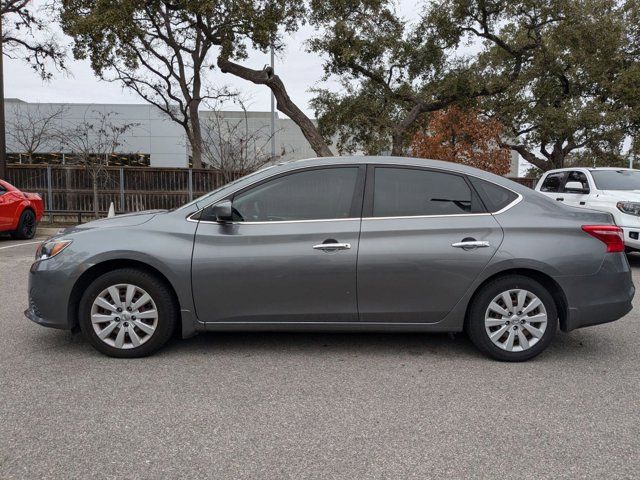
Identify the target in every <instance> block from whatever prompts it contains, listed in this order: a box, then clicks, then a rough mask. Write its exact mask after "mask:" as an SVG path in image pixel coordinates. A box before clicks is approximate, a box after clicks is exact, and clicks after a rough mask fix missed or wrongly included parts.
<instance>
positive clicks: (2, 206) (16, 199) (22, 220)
mask: <svg viewBox="0 0 640 480" xmlns="http://www.w3.org/2000/svg"><path fill="white" fill-rule="evenodd" d="M43 211H44V203H43V202H42V198H40V195H38V194H36V193H23V192H21V191H20V190H18V189H17V188H16V187H14V186H13V185H11V184H10V183H7V182H5V181H4V180H0V232H9V233H10V234H11V236H12V237H13V238H16V239H21V240H22V239H29V238H33V237H34V235H35V234H36V226H37V224H38V222H39V221H40V219H41V218H42V212H43Z"/></svg>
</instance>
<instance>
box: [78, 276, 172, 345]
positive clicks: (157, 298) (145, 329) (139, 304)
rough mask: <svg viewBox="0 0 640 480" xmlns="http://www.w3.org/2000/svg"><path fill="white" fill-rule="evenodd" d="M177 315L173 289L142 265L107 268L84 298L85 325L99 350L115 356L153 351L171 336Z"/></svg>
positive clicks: (82, 323) (81, 311)
mask: <svg viewBox="0 0 640 480" xmlns="http://www.w3.org/2000/svg"><path fill="white" fill-rule="evenodd" d="M177 319H178V309H177V306H176V305H175V301H174V300H173V295H172V292H171V291H170V290H169V288H168V287H167V286H166V285H165V283H164V282H162V281H160V280H159V279H158V278H156V277H155V276H154V275H152V274H150V273H148V272H146V271H142V270H137V269H119V270H113V271H111V272H108V273H105V274H104V275H102V276H100V277H98V278H97V279H95V280H94V281H93V282H92V283H91V285H90V286H89V288H87V290H86V291H85V293H84V295H83V296H82V299H81V300H80V308H79V323H80V329H81V330H82V332H83V334H84V335H85V337H86V338H87V339H88V340H89V342H90V343H91V344H92V345H93V346H94V347H95V348H96V349H97V350H99V351H100V352H102V353H104V354H106V355H109V356H112V357H125V358H133V357H143V356H146V355H149V354H151V353H153V352H154V351H156V350H157V349H159V348H160V347H162V346H163V345H164V344H165V343H166V342H167V341H168V340H169V338H170V337H171V335H172V334H173V331H174V328H175V325H176V323H177Z"/></svg>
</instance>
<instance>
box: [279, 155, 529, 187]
mask: <svg viewBox="0 0 640 480" xmlns="http://www.w3.org/2000/svg"><path fill="white" fill-rule="evenodd" d="M340 164H350V165H353V164H356V165H359V164H363V165H364V164H372V165H395V166H406V167H423V168H433V169H436V170H446V171H448V172H452V173H460V174H463V175H471V176H473V177H478V178H481V179H484V180H487V181H490V182H493V183H497V184H499V185H503V186H505V187H507V188H510V189H512V190H516V187H515V185H518V186H521V185H520V184H519V183H517V182H514V181H512V180H509V179H507V178H505V177H501V176H500V175H495V174H493V173H490V172H486V171H484V170H480V169H478V168H473V167H469V166H467V165H462V164H460V163H453V162H445V161H442V160H431V159H426V158H414V157H396V156H391V155H375V156H374V155H352V156H339V157H317V158H309V159H304V160H294V161H292V162H283V163H280V164H278V165H276V167H277V168H274V169H273V170H272V171H274V170H282V171H286V170H290V169H292V168H304V167H306V166H309V167H315V166H325V165H327V166H328V165H340ZM522 188H523V189H526V190H529V189H528V188H527V187H523V186H522ZM518 190H519V189H518Z"/></svg>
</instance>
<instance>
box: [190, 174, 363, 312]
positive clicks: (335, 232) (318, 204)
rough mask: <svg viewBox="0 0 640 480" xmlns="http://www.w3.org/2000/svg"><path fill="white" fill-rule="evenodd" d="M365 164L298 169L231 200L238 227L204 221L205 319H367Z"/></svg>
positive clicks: (199, 290)
mask: <svg viewBox="0 0 640 480" xmlns="http://www.w3.org/2000/svg"><path fill="white" fill-rule="evenodd" d="M364 172H365V167H364V166H357V165H346V166H332V167H319V168H309V169H304V170H296V171H293V172H288V173H286V174H283V175H278V176H277V177H273V178H270V179H268V180H265V181H262V182H260V183H259V184H256V185H253V186H251V187H248V188H246V189H244V190H243V191H241V192H238V193H236V194H235V195H233V197H232V198H231V200H232V205H233V211H234V221H233V222H229V223H218V222H216V221H214V220H213V219H210V218H209V219H207V210H206V209H205V211H204V212H203V217H202V219H201V220H200V222H199V224H198V229H197V232H196V238H195V244H194V249H193V263H192V284H193V295H194V302H195V305H196V310H197V315H198V318H199V319H200V320H201V321H204V322H247V323H257V322H272V323H284V322H310V323H313V322H334V323H335V322H353V321H357V320H358V311H357V301H356V259H357V257H358V237H359V235H360V216H361V211H362V196H363V189H364Z"/></svg>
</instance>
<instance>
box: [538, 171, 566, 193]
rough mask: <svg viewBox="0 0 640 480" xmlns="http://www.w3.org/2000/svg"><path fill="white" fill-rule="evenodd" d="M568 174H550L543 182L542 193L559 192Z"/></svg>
mask: <svg viewBox="0 0 640 480" xmlns="http://www.w3.org/2000/svg"><path fill="white" fill-rule="evenodd" d="M566 175H567V172H558V173H550V174H549V175H547V178H545V179H544V182H542V186H541V187H540V191H541V192H559V191H560V187H561V186H562V184H563V183H564V177H565V176H566Z"/></svg>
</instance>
